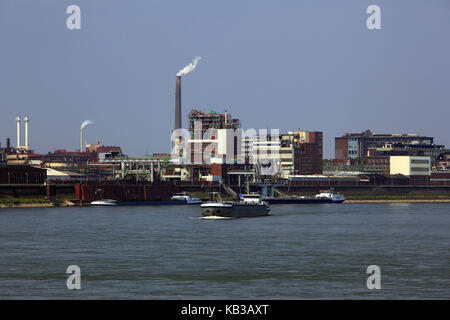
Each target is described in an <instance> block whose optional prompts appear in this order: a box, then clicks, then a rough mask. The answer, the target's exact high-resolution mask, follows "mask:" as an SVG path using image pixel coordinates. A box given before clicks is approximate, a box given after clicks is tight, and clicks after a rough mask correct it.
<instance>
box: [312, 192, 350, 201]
mask: <svg viewBox="0 0 450 320" xmlns="http://www.w3.org/2000/svg"><path fill="white" fill-rule="evenodd" d="M316 199H326V200H329V201H330V202H333V203H342V202H344V201H345V197H344V195H342V194H340V193H334V192H333V190H330V191H324V192H323V191H322V192H320V193H318V194H316Z"/></svg>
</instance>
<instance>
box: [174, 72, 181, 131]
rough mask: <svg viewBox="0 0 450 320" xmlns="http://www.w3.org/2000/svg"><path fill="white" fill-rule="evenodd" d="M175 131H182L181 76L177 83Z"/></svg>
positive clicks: (177, 78)
mask: <svg viewBox="0 0 450 320" xmlns="http://www.w3.org/2000/svg"><path fill="white" fill-rule="evenodd" d="M175 129H181V76H177V77H176V81H175Z"/></svg>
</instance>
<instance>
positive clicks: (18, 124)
mask: <svg viewBox="0 0 450 320" xmlns="http://www.w3.org/2000/svg"><path fill="white" fill-rule="evenodd" d="M16 121H17V149H18V148H20V117H17V118H16Z"/></svg>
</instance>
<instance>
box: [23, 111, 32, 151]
mask: <svg viewBox="0 0 450 320" xmlns="http://www.w3.org/2000/svg"><path fill="white" fill-rule="evenodd" d="M23 121H24V122H25V148H26V149H27V150H28V149H29V146H28V122H29V121H30V118H29V117H25V118H23Z"/></svg>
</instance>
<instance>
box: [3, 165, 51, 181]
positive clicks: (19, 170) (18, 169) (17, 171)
mask: <svg viewBox="0 0 450 320" xmlns="http://www.w3.org/2000/svg"><path fill="white" fill-rule="evenodd" d="M46 179H47V172H46V170H45V169H40V168H35V167H32V166H26V165H7V166H0V184H44V182H45V180H46Z"/></svg>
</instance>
